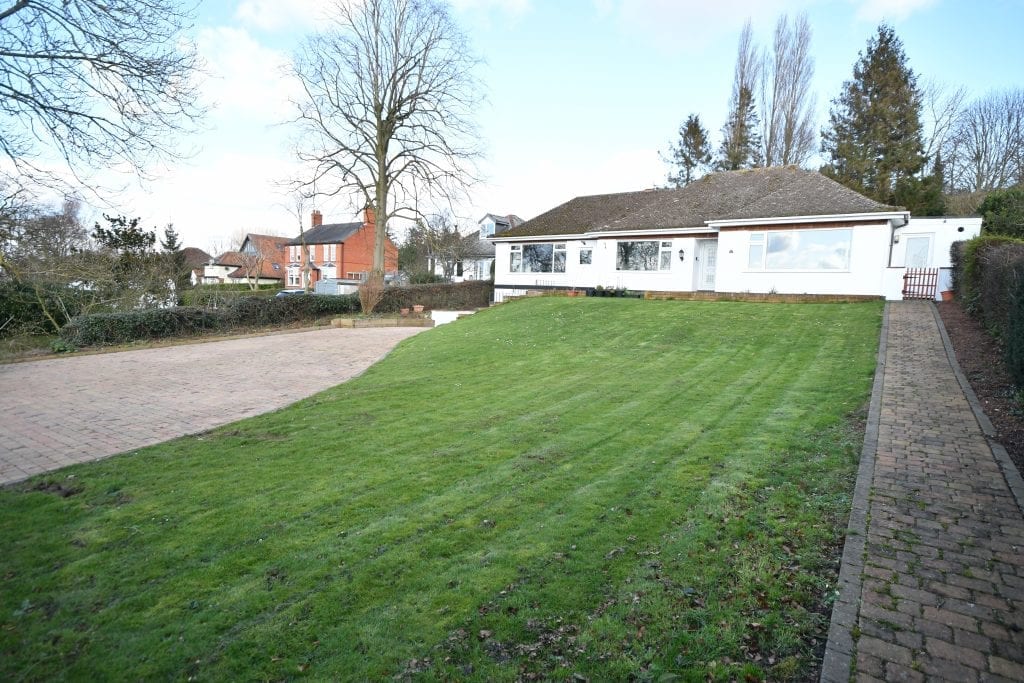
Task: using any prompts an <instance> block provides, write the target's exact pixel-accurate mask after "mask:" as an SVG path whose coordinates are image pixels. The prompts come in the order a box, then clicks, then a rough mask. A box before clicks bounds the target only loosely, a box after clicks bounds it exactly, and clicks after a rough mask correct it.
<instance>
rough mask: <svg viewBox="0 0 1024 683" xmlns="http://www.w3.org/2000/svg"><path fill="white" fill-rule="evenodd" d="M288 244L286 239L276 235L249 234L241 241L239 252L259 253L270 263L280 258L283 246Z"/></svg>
mask: <svg viewBox="0 0 1024 683" xmlns="http://www.w3.org/2000/svg"><path fill="white" fill-rule="evenodd" d="M286 244H288V238H287V237H280V236H278V235H258V234H256V233H254V232H250V233H249V234H248V235H246V236H245V239H244V240H243V241H242V248H241V249H240V250H239V251H241V252H242V253H243V254H245V253H256V252H258V253H260V254H262V255H263V256H264V257H265V258H267V259H268V260H271V261H277V260H278V259H279V258H281V256H282V253H283V251H284V247H285V245H286Z"/></svg>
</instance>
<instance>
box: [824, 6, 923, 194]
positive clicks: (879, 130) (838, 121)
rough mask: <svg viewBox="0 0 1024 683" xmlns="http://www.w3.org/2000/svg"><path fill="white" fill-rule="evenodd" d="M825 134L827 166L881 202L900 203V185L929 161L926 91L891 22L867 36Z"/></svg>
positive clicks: (836, 176) (831, 174) (829, 172)
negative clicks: (923, 108) (923, 102)
mask: <svg viewBox="0 0 1024 683" xmlns="http://www.w3.org/2000/svg"><path fill="white" fill-rule="evenodd" d="M822 137H823V141H822V153H823V154H824V155H825V156H826V158H827V159H828V164H827V165H826V166H824V167H823V168H822V172H823V173H824V174H825V175H827V176H829V177H831V178H833V179H835V180H837V181H838V182H840V183H842V184H843V185H846V186H847V187H849V188H851V189H853V190H856V191H857V192H860V193H862V194H864V195H867V196H868V197H871V198H872V199H875V200H877V201H880V202H884V203H887V204H893V203H895V202H896V201H897V197H896V194H897V187H900V188H901V190H904V191H905V188H906V187H907V183H908V181H910V180H911V179H913V177H914V175H915V174H917V173H918V172H919V171H920V170H921V169H922V168H923V167H924V164H925V157H924V144H923V140H922V125H921V92H920V91H919V90H918V87H917V76H916V75H915V74H914V72H913V70H911V68H910V67H909V66H908V64H907V57H906V54H905V53H904V51H903V43H902V42H901V41H900V39H899V38H898V37H897V36H896V33H895V32H894V31H893V29H892V27H890V26H887V25H885V24H882V25H881V26H879V27H878V33H877V35H875V36H874V37H872V38H871V39H870V40H869V41H868V46H867V50H866V52H864V53H862V54H861V56H860V59H859V60H858V61H857V63H856V64H855V65H854V67H853V79H852V80H849V81H846V82H845V83H844V84H843V90H842V92H841V94H840V95H839V97H837V98H836V99H834V100H833V101H832V110H831V113H830V117H829V126H828V127H827V128H826V129H825V130H823V131H822ZM901 194H903V192H901Z"/></svg>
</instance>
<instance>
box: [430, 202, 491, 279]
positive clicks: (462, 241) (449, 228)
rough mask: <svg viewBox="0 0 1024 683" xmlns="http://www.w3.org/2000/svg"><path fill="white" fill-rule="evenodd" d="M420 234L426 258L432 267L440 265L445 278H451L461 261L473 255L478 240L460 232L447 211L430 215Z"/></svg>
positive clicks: (474, 236)
mask: <svg viewBox="0 0 1024 683" xmlns="http://www.w3.org/2000/svg"><path fill="white" fill-rule="evenodd" d="M422 234H423V239H424V240H425V241H426V244H427V260H428V262H429V263H430V264H431V268H432V269H433V268H434V267H436V266H440V267H441V275H442V276H443V277H444V279H445V280H451V279H452V276H453V275H455V274H456V269H457V268H458V266H459V263H460V262H461V261H464V260H466V259H467V258H470V257H471V256H474V255H475V252H476V247H477V243H478V242H479V239H478V238H477V236H476V235H464V234H462V232H461V231H460V230H459V227H458V225H456V223H455V219H454V218H453V217H452V215H451V213H449V212H444V213H440V214H436V215H433V216H430V217H429V218H428V219H427V222H426V225H425V226H424V229H423V233H422Z"/></svg>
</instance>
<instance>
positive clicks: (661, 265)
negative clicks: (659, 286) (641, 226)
mask: <svg viewBox="0 0 1024 683" xmlns="http://www.w3.org/2000/svg"><path fill="white" fill-rule="evenodd" d="M629 242H634V243H635V242H653V243H655V244H657V245H658V257H657V268H650V269H640V268H619V245H620V244H624V243H629ZM666 264H667V265H666ZM615 270H616V271H617V272H620V273H667V272H669V271H671V270H672V241H671V240H615Z"/></svg>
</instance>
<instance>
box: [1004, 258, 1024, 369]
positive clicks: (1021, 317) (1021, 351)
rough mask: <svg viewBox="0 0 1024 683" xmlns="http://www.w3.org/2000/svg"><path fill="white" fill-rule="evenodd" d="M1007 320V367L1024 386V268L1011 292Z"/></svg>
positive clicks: (1018, 274) (1020, 269)
mask: <svg viewBox="0 0 1024 683" xmlns="http://www.w3.org/2000/svg"><path fill="white" fill-rule="evenodd" d="M1010 294H1011V296H1010V303H1009V311H1008V315H1007V321H1006V334H1005V346H1006V367H1007V369H1008V370H1009V371H1010V377H1012V378H1013V381H1014V383H1015V384H1016V385H1017V386H1018V387H1024V268H1018V271H1017V282H1016V286H1015V287H1014V288H1013V291H1012V292H1011V293H1010Z"/></svg>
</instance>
